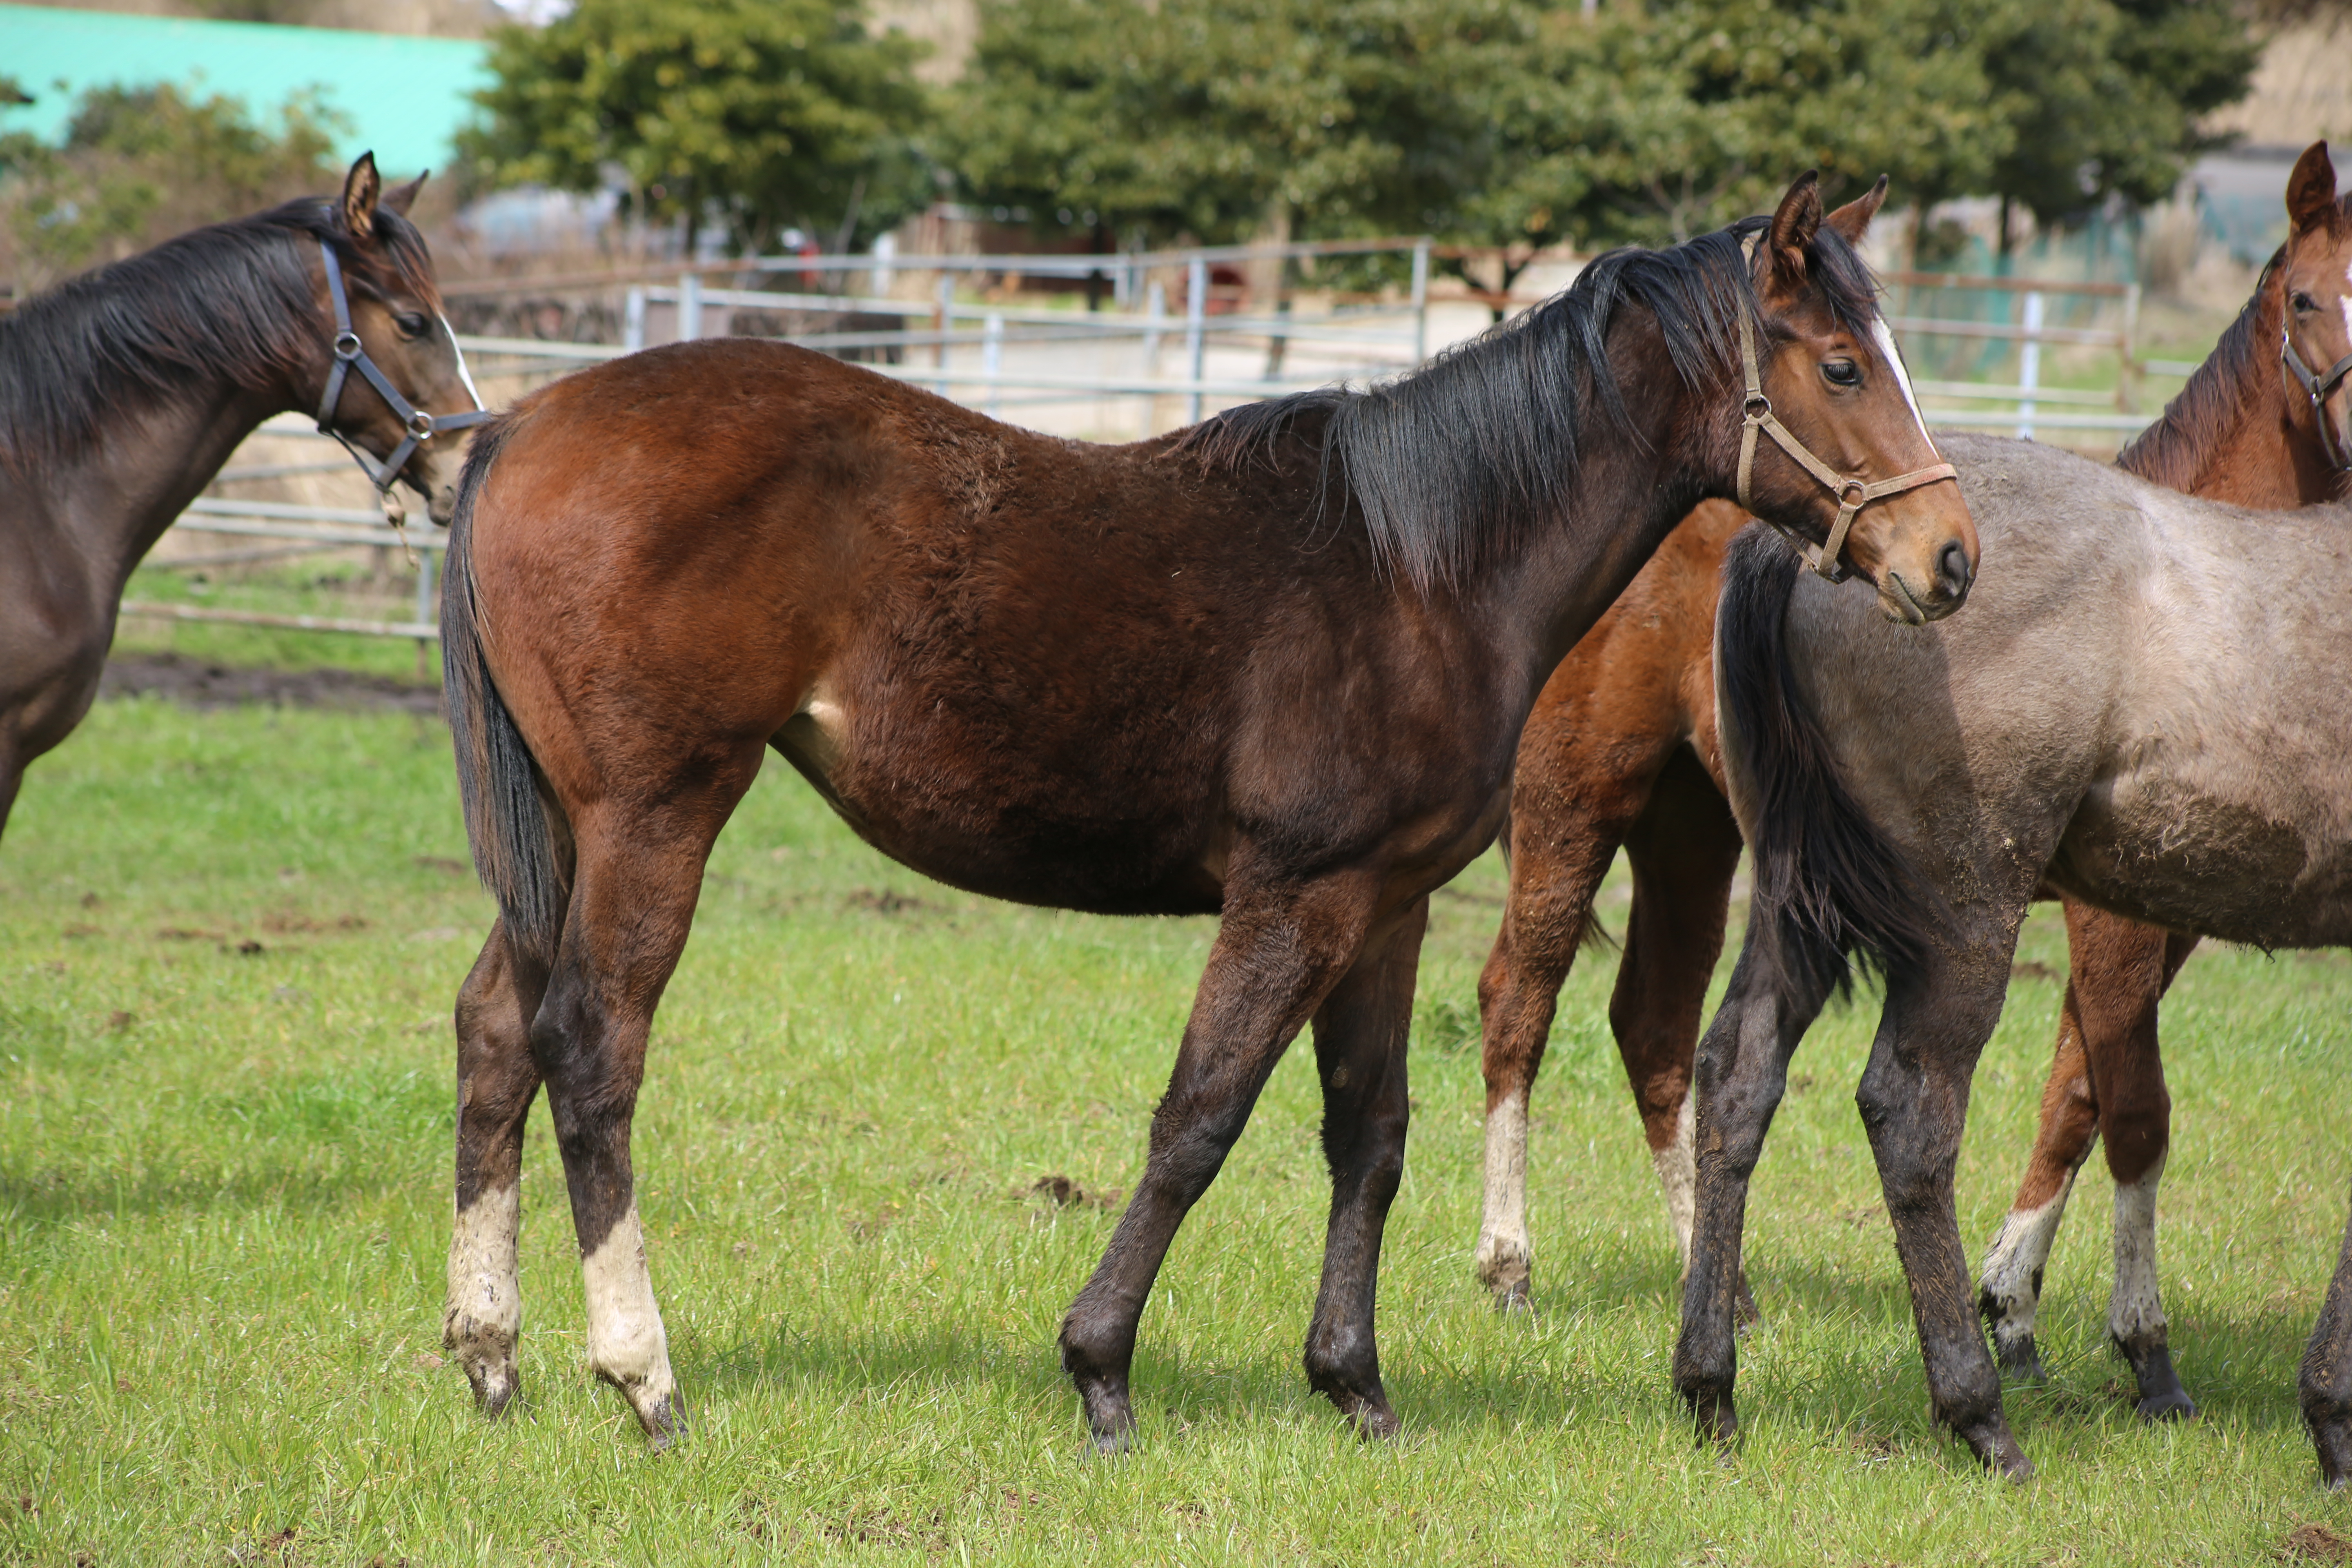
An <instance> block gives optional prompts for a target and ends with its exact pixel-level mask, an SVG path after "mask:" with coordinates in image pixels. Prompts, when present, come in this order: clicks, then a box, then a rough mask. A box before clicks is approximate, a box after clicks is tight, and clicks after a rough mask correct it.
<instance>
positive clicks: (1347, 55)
mask: <svg viewBox="0 0 2352 1568" xmlns="http://www.w3.org/2000/svg"><path fill="white" fill-rule="evenodd" d="M1477 15H1478V9H1477V7H1476V6H1475V5H1441V4H1432V3H1431V0H983V8H982V28H981V37H980V42H979V46H978V48H977V50H976V51H975V54H974V57H973V60H972V64H971V69H970V71H969V73H968V75H967V77H966V79H965V82H964V84H963V86H962V87H961V89H960V91H959V92H958V94H957V99H956V103H955V108H954V110H953V112H951V113H950V115H948V116H947V117H946V119H945V121H944V122H943V126H942V135H941V138H940V142H941V152H942V153H943V156H944V160H945V161H946V162H947V163H949V164H950V165H951V166H952V167H953V168H954V169H955V170H956V171H957V172H958V174H960V176H961V181H962V185H963V188H964V190H965V191H966V192H967V193H968V194H969V195H971V196H972V197H974V198H975V199H977V200H980V201H982V202H986V203H992V204H994V205H1006V206H1018V207H1024V208H1026V209H1028V210H1029V211H1031V212H1032V213H1034V214H1035V215H1036V216H1037V218H1038V220H1040V221H1041V222H1043V221H1045V220H1048V219H1054V218H1059V219H1060V220H1061V221H1062V222H1065V223H1067V222H1069V221H1071V220H1072V219H1076V220H1077V221H1079V222H1082V223H1088V224H1090V225H1092V226H1098V227H1100V228H1102V229H1105V230H1106V231H1108V232H1113V233H1116V234H1118V236H1119V237H1122V238H1125V239H1128V240H1129V242H1135V241H1139V240H1140V241H1147V242H1148V241H1152V240H1168V239H1174V238H1176V237H1192V238H1194V239H1199V240H1207V241H1222V240H1230V239H1237V238H1243V237H1250V236H1253V235H1256V234H1260V233H1263V232H1265V231H1267V230H1269V229H1271V230H1273V231H1275V232H1277V233H1287V232H1289V231H1290V229H1291V226H1292V220H1293V218H1294V217H1296V219H1297V222H1298V225H1299V226H1300V229H1301V231H1302V232H1311V233H1314V234H1316V235H1333V234H1360V233H1363V232H1366V231H1367V230H1368V229H1372V228H1379V227H1381V226H1387V225H1392V224H1394V223H1395V222H1396V221H1397V218H1398V215H1400V214H1406V215H1411V217H1412V222H1411V224H1410V226H1413V227H1418V226H1420V222H1419V218H1420V216H1421V215H1422V214H1423V213H1424V212H1427V213H1434V212H1436V211H1437V210H1438V209H1439V207H1440V205H1442V195H1443V193H1444V190H1445V189H1446V188H1447V187H1448V186H1450V185H1451V184H1454V183H1455V182H1457V181H1459V180H1460V179H1461V178H1463V177H1465V175H1466V174H1469V173H1470V172H1471V168H1472V163H1471V162H1470V160H1472V159H1475V157H1476V156H1477V155H1478V154H1477V149H1475V147H1473V146H1471V145H1469V144H1467V143H1465V142H1464V141H1463V140H1462V138H1461V135H1460V131H1461V126H1460V123H1459V116H1458V115H1456V114H1454V112H1453V95H1452V91H1451V84H1452V83H1453V81H1454V79H1455V77H1456V76H1457V74H1458V69H1457V68H1458V65H1459V63H1460V57H1461V53H1462V49H1463V47H1464V46H1465V42H1466V41H1467V38H1468V35H1469V34H1471V33H1473V32H1475V26H1476V23H1475V17H1476V16H1477ZM1064 214H1067V215H1069V216H1067V217H1064V216H1062V215H1064Z"/></svg>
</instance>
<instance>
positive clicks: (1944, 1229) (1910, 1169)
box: [1854, 928, 2033, 1480]
mask: <svg viewBox="0 0 2352 1568" xmlns="http://www.w3.org/2000/svg"><path fill="white" fill-rule="evenodd" d="M1952 953H1963V954H1966V955H1968V956H1967V960H1966V969H1965V972H1963V971H1962V969H1961V967H1960V965H1959V964H1958V963H1956V962H1955V961H1954V958H1953V957H1952V955H1951V954H1952ZM2009 958H2010V942H2009V941H2008V940H2005V939H2004V938H2003V937H2002V936H2001V935H2000V933H1999V932H1998V931H1992V930H1986V929H1982V928H1979V931H1977V932H1974V933H1968V934H1964V935H1963V936H1962V937H1961V938H1960V939H1959V940H1958V942H1955V944H1954V946H1953V949H1952V950H1951V952H1948V953H1939V954H1938V955H1937V956H1936V957H1935V958H1934V959H1932V960H1931V961H1930V969H1929V973H1927V974H1925V975H1922V976H1916V977H1906V978H1905V979H1902V980H1899V981H1897V982H1895V984H1890V985H1889V987H1888V991H1887V1002H1886V1009H1885V1014H1884V1015H1883V1016H1882V1017H1881V1019H1880V1022H1879V1027H1878V1036H1877V1038H1876V1039H1875V1040H1874V1042H1873V1044H1872V1047H1871V1053H1870V1065H1869V1067H1868V1068H1865V1069H1864V1072H1863V1078H1862V1084H1861V1087H1860V1088H1859V1089H1858V1090H1857V1091H1856V1093H1855V1095H1854V1100H1855V1102H1856V1103H1857V1104H1858V1105H1859V1106H1860V1107H1861V1109H1862V1120H1863V1125H1864V1128H1865V1130H1866V1131H1868V1132H1869V1134H1870V1147H1871V1152H1872V1153H1873V1154H1874V1156H1875V1157H1876V1159H1877V1162H1878V1176H1879V1185H1880V1190H1881V1191H1882V1192H1883V1193H1884V1194H1885V1198H1886V1213H1887V1217H1888V1218H1889V1219H1890V1220H1892V1221H1893V1222H1894V1226H1895V1250H1896V1252H1897V1253H1898V1254H1899V1255H1900V1256H1901V1258H1902V1260H1903V1273H1904V1279H1905V1281H1906V1283H1907V1284H1908V1285H1909V1287H1910V1290H1911V1311H1912V1316H1913V1318H1914V1319H1915V1320H1916V1322H1917V1324H1918V1329H1919V1350H1920V1356H1921V1359H1922V1360H1923V1361H1924V1362H1925V1363H1926V1366H1927V1392H1928V1400H1929V1407H1930V1410H1931V1412H1932V1413H1933V1415H1934V1417H1935V1419H1936V1420H1937V1422H1939V1423H1940V1424H1941V1425H1943V1426H1946V1427H1948V1429H1950V1430H1951V1431H1952V1432H1953V1433H1954V1434H1955V1435H1956V1436H1958V1437H1959V1438H1961V1439H1962V1440H1963V1441H1964V1442H1966V1443H1967V1444H1968V1446H1969V1448H1970V1449H1971V1450H1972V1451H1973V1452H1974V1453H1975V1454H1976V1456H1977V1458H1979V1459H1980V1460H1981V1461H1983V1462H1984V1464H1985V1465H1987V1466H1988V1467H1990V1468H1992V1469H1995V1470H1997V1471H1999V1472H2000V1474H2002V1475H2004V1476H2006V1477H2008V1478H2009V1479H2012V1480H2023V1479H2026V1478H2027V1477H2029V1476H2031V1475H2032V1473H2033V1467H2032V1463H2031V1462H2029V1461H2028V1460H2027V1458H2025V1455H2024V1452H2023V1450H2021V1449H2020V1448H2019V1447H2018V1446H2017V1439H2016V1438H2015V1437H2014V1436H2011V1432H2010V1429H2009V1421H2008V1417H2007V1416H2006V1415H2005V1414H2004V1413H2003V1411H2002V1409H2001V1398H2000V1372H1999V1370H1998V1369H1997V1368H1996V1367H1995V1366H1994V1365H1993V1361H1992V1356H1991V1354H1990V1352H1989V1351H1988V1350H1987V1349H1986V1347H1985V1341H1984V1335H1983V1334H1982V1332H1980V1331H1979V1329H1978V1327H1977V1313H1976V1310H1975V1308H1976V1303H1975V1300H1974V1299H1973V1297H1972V1294H1971V1292H1970V1289H1969V1267H1968V1256H1967V1253H1966V1251H1965V1250H1964V1249H1963V1247H1962V1246H1961V1243H1960V1227H1959V1216H1958V1211H1957V1208H1956V1206H1955V1202H1954V1197H1953V1191H1952V1180H1953V1173H1954V1169H1955V1167H1956V1166H1957V1165H1958V1161H1959V1146H1960V1137H1961V1134H1962V1132H1963V1131H1964V1130H1965V1128H1966V1125H1967V1121H1968V1109H1969V1078H1970V1075H1971V1074H1972V1073H1973V1072H1974V1071H1975V1068H1976V1062H1977V1058H1978V1056H1979V1054H1980V1053H1981V1052H1982V1051H1983V1049H1984V1043H1985V1041H1986V1040H1987V1039H1989V1038H1990V1037H1991V1035H1992V1029H1993V1025H1994V1024H1995V1022H1996V1021H1998V1020H1999V1018H2000V1006H2001V1003H2002V1001H2003V999H2004V998H2005V996H2006V994H2007V991H2008V975H2009Z"/></svg>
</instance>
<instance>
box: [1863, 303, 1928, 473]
mask: <svg viewBox="0 0 2352 1568" xmlns="http://www.w3.org/2000/svg"><path fill="white" fill-rule="evenodd" d="M1870 335H1871V337H1872V338H1873V339H1874V341H1875V342H1877V344H1878V354H1879V357H1880V358H1881V359H1884V360H1885V362H1886V368H1887V369H1888V370H1890V371H1892V372H1893V373H1894V374H1895V385H1897V386H1899V387H1901V388H1902V389H1903V401H1904V402H1906V403H1907V404H1909V405H1911V417H1912V418H1913V419H1914V420H1915V421H1916V422H1917V424H1918V426H1919V439H1921V440H1922V441H1925V442H1927V450H1929V451H1930V452H1933V451H1935V450H1936V441H1935V437H1932V436H1930V435H1928V434H1927V416H1926V415H1924V414H1922V413H1920V412H1919V399H1918V398H1917V397H1916V396H1914V395H1912V392H1911V374H1910V372H1908V371H1906V370H1905V369H1904V368H1903V351H1902V350H1900V349H1898V348H1896V347H1895V334H1894V332H1893V331H1889V330H1888V328H1887V325H1886V318H1885V317H1884V316H1873V317H1871V318H1870Z"/></svg>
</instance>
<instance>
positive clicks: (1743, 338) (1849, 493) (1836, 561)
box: [1739, 234, 2352, 583]
mask: <svg viewBox="0 0 2352 1568" xmlns="http://www.w3.org/2000/svg"><path fill="white" fill-rule="evenodd" d="M1757 239H1758V236H1757V235H1753V234H1751V235H1749V236H1748V237H1747V238H1746V239H1745V240H1743V241H1741V242H1740V247H1739V253H1740V255H1741V256H1743V257H1745V258H1748V260H1749V261H1750V262H1751V263H1752V262H1753V261H1754V259H1755V257H1756V241H1757ZM2337 368H2338V369H2339V370H2352V356H2347V360H2346V363H2345V364H2344V365H2341V366H2338V367H2337ZM1739 372H1740V374H1741V375H1742V376H1743V377H1745V378H1746V381H1747V396H1746V400H1745V401H1744V402H1742V403H1741V405H1740V408H1739V504H1740V505H1741V506H1742V507H1744V508H1746V509H1747V510H1748V514H1749V515H1750V516H1753V515H1755V511H1756V502H1755V501H1754V500H1752V499H1750V497H1749V494H1748V488H1749V487H1748V481H1749V477H1750V475H1751V474H1752V473H1753V472H1754V469H1755V467H1756V434H1757V432H1758V431H1759V430H1760V431H1762V432H1763V433H1764V434H1765V435H1767V436H1769V437H1772V439H1773V440H1774V441H1775V442H1777V443H1778V444H1779V446H1780V449H1781V450H1782V451H1784V452H1786V453H1788V454H1789V456H1790V458H1792V459H1794V460H1795V462H1796V464H1797V466H1798V467H1799V468H1802V469H1804V470H1805V472H1807V473H1809V474H1811V475H1812V476H1813V478H1814V479H1818V480H1820V481H1821V484H1822V489H1826V490H1828V491H1829V492H1830V493H1831V494H1832V495H1833V496H1835V497H1837V498H1838V514H1837V521H1835V522H1833V523H1832V524H1831V525H1830V531H1829V537H1828V538H1827V539H1825V540H1824V541H1822V542H1821V543H1820V544H1818V545H1817V544H1815V543H1813V542H1811V540H1809V539H1806V538H1805V537H1804V536H1803V535H1801V534H1800V533H1798V532H1797V531H1795V530H1794V529H1790V528H1783V527H1781V526H1780V524H1779V523H1777V522H1771V520H1770V519H1769V518H1767V519H1766V520H1765V521H1767V522H1771V526H1772V527H1773V529H1775V530H1776V531H1778V532H1779V533H1780V536H1781V537H1782V538H1784V539H1786V540H1787V541H1788V542H1790V544H1793V545H1795V546H1796V548H1797V553H1798V554H1800V555H1801V556H1803V557H1804V558H1805V563H1806V564H1807V565H1809V566H1811V568H1812V569H1813V570H1814V571H1816V572H1818V573H1820V574H1822V576H1823V577H1826V578H1828V579H1829V580H1830V581H1831V582H1832V583H1840V582H1843V581H1844V580H1845V578H1846V575H1847V568H1846V566H1845V564H1844V563H1843V561H1842V560H1841V559H1840V557H1841V556H1843V553H1844V552H1845V536H1846V533H1847V531H1849V530H1851V529H1852V528H1853V520H1854V519H1855V517H1857V516H1858V515H1860V513H1861V511H1862V509H1863V508H1864V507H1866V506H1868V505H1869V504H1870V503H1871V502H1872V501H1874V500H1883V499H1885V497H1887V496H1891V495H1900V494H1902V493H1903V492H1904V491H1905V490H1916V489H1918V488H1919V487H1920V486H1922V485H1932V484H1935V483H1937V481H1939V480H1943V479H1953V480H1957V479H1958V478H1959V477H1960V475H1959V470H1958V469H1957V468H1953V467H1952V465H1951V464H1949V463H1932V464H1930V465H1928V466H1927V468H1914V469H1912V470H1911V471H1910V472H1909V473H1907V474H1897V475H1895V477H1894V478H1893V479H1874V480H1866V479H1863V478H1861V477H1860V476H1859V475H1853V474H1841V473H1839V472H1838V471H1837V470H1836V469H1835V468H1831V467H1830V466H1829V465H1828V464H1827V463H1824V462H1822V460H1821V459H1820V458H1817V457H1815V456H1813V454H1812V452H1811V449H1810V448H1809V447H1806V445H1805V444H1804V443H1803V442H1802V441H1801V440H1799V439H1798V438H1797V435H1796V432H1795V431H1793V430H1791V429H1790V428H1789V427H1788V426H1786V425H1783V424H1781V423H1780V417H1779V416H1777V415H1775V414H1774V413H1773V412H1772V400H1771V399H1770V398H1769V397H1767V396H1765V395H1764V376H1763V372H1762V370H1761V368H1760V366H1759V363H1758V361H1757V358H1756V327H1755V323H1754V322H1753V321H1750V320H1749V312H1748V310H1747V308H1746V307H1745V306H1742V307H1741V308H1740V310H1739ZM1923 434H1924V432H1923ZM1927 449H1928V450H1929V451H1931V452H1933V451H1935V449H1936V445H1935V443H1934V441H1932V440H1930V441H1929V442H1928V443H1927Z"/></svg>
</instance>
